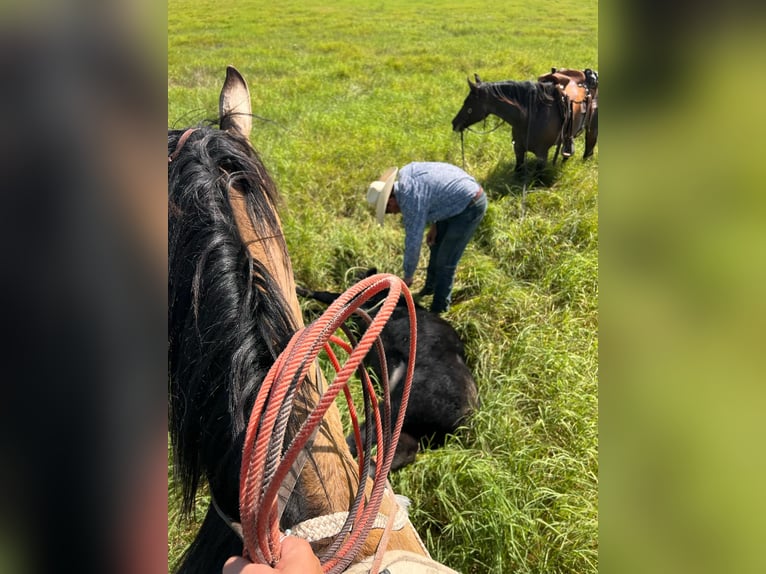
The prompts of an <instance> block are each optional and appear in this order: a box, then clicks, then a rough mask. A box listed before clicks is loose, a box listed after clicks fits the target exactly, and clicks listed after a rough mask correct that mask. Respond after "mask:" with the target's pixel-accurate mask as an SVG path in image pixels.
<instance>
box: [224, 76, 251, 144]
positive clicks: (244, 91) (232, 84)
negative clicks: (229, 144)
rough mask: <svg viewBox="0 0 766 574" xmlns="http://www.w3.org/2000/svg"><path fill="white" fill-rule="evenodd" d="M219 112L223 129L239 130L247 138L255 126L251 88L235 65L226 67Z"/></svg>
mask: <svg viewBox="0 0 766 574" xmlns="http://www.w3.org/2000/svg"><path fill="white" fill-rule="evenodd" d="M218 114H219V118H220V120H221V129H222V130H228V131H234V132H239V133H240V134H241V135H243V136H244V137H245V138H246V139H247V138H249V137H250V130H251V129H252V128H253V118H252V108H251V107H250V90H249V89H248V88H247V82H246V81H245V78H243V77H242V74H240V73H239V72H238V71H237V69H236V68H235V67H234V66H227V67H226V81H225V82H224V83H223V88H222V89H221V97H220V98H219V99H218Z"/></svg>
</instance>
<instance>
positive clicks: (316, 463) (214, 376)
mask: <svg viewBox="0 0 766 574" xmlns="http://www.w3.org/2000/svg"><path fill="white" fill-rule="evenodd" d="M251 117H252V114H251V110H250V95H249V91H248V89H247V84H246V83H245V80H244V78H242V76H241V75H240V74H239V72H237V71H236V70H235V69H234V68H231V67H229V68H228V69H227V74H226V82H225V84H224V87H223V89H222V91H221V97H220V127H221V129H215V128H213V127H211V126H204V125H202V126H198V127H196V128H190V129H186V130H169V131H168V364H169V427H170V429H169V430H170V437H171V443H172V447H173V455H174V464H175V476H176V480H177V481H178V483H179V484H180V486H181V490H182V501H183V509H184V510H185V511H186V512H190V511H191V510H192V509H193V508H194V506H195V504H196V502H197V494H198V492H199V491H200V488H201V487H202V486H203V484H204V483H207V487H208V493H209V496H210V504H209V506H208V509H207V514H206V516H205V519H204V522H203V523H202V526H201V527H200V530H199V532H198V533H197V535H196V538H195V539H194V541H193V542H192V544H191V546H190V547H189V549H188V550H187V551H186V553H185V555H184V559H183V561H182V563H181V565H180V567H179V571H181V572H185V573H204V574H210V573H212V572H220V571H221V568H222V565H223V563H224V561H225V560H226V559H227V558H228V557H229V556H232V555H237V554H242V553H243V551H244V553H245V554H246V555H247V556H249V557H250V559H251V560H254V561H257V562H261V563H269V564H272V565H274V564H275V563H276V561H277V560H278V556H279V536H278V534H279V531H285V530H287V529H293V531H294V532H297V531H299V530H300V529H301V527H303V528H304V530H303V531H304V532H306V534H305V535H304V537H305V538H307V539H309V541H310V542H311V545H312V548H313V549H314V552H315V553H316V554H317V555H318V556H319V557H320V561H321V562H322V565H323V569H324V571H325V572H331V573H333V574H335V573H339V572H343V571H346V569H347V568H348V567H349V565H351V564H352V563H354V562H359V561H363V562H362V563H363V564H367V561H368V560H373V556H374V561H375V564H374V565H373V566H372V568H370V567H368V566H365V568H367V570H370V569H372V571H377V570H378V568H379V567H380V564H381V560H383V557H385V559H386V560H388V557H389V553H388V552H386V553H385V554H383V552H384V551H385V550H386V541H387V547H388V548H389V549H400V550H401V551H404V552H405V554H406V557H405V558H406V559H411V560H413V561H416V562H417V561H420V560H424V561H427V562H428V563H429V564H435V563H433V562H432V561H430V560H428V559H427V556H428V552H427V551H426V549H425V547H424V546H423V545H422V542H421V541H420V538H419V537H418V535H417V533H416V532H415V530H414V528H413V527H412V525H411V523H410V522H409V520H408V519H407V518H406V513H403V511H402V508H401V507H400V505H399V504H398V502H397V500H396V498H395V496H394V494H393V492H392V491H391V489H390V488H388V489H385V488H384V486H385V484H382V485H379V483H378V479H379V478H383V480H384V481H385V474H387V471H388V468H389V467H390V464H391V460H392V459H393V452H391V453H390V455H388V454H387V455H386V457H385V458H383V459H379V460H378V464H379V466H383V467H384V471H381V473H378V472H377V471H376V472H375V473H371V472H370V471H369V462H367V463H365V464H362V463H356V462H355V461H354V460H353V458H352V456H351V453H350V452H349V449H348V446H347V444H346V441H345V437H344V433H343V428H342V425H341V422H340V416H339V411H338V409H337V406H335V404H334V403H333V402H329V401H327V400H323V399H322V396H323V393H324V396H325V398H326V397H327V396H329V395H331V392H330V391H331V390H332V389H333V388H334V387H333V385H331V386H330V387H329V388H328V387H325V383H324V379H323V377H322V375H321V372H320V371H319V369H318V367H317V365H316V359H311V360H309V359H306V360H305V361H304V362H305V363H306V364H302V369H303V370H301V371H298V373H299V374H297V375H295V376H294V378H293V379H292V380H291V381H290V382H289V384H285V385H283V386H282V387H279V386H278V385H279V384H281V383H279V384H278V383H273V386H272V383H271V376H272V373H273V370H274V368H276V367H279V366H280V365H281V364H282V363H281V362H280V360H281V359H282V355H281V353H282V351H283V349H285V347H286V345H287V347H288V349H291V348H293V342H294V341H295V340H296V336H294V335H296V334H297V335H300V334H301V333H306V332H308V329H306V330H303V329H302V328H303V320H302V317H301V313H300V307H299V305H298V301H297V297H296V294H295V283H294V280H293V273H292V266H291V263H290V259H289V256H288V253H287V249H286V243H285V240H284V236H283V233H282V229H281V224H280V220H279V217H278V215H277V211H276V207H277V206H278V205H279V196H278V193H277V190H276V186H275V185H274V182H273V181H272V179H271V178H270V176H269V174H268V172H267V170H266V169H265V167H264V166H263V164H262V163H261V161H260V159H259V157H258V155H257V153H256V152H255V150H254V149H253V147H252V146H251V145H250V142H249V141H248V136H249V133H250V129H251V121H252V120H251ZM372 280H374V278H373V279H372ZM376 285H378V283H376ZM390 285H391V287H390V289H391V293H392V294H394V295H395V296H396V297H398V294H399V292H400V291H399V289H400V287H399V285H398V284H395V283H391V284H390ZM402 285H403V283H402ZM288 342H289V343H288ZM379 352H381V353H382V350H380V351H379ZM410 368H411V367H410V366H408V377H410V376H411V371H410ZM333 384H334V383H333ZM263 389H266V390H267V391H268V393H270V394H269V395H268V396H266V395H265V394H263V393H262V392H261V391H262V390H263ZM278 389H288V390H289V393H288V394H287V395H286V396H287V397H290V398H291V400H288V399H284V402H282V403H279V404H277V406H278V407H279V411H278V413H279V416H278V420H282V419H283V418H286V422H285V425H286V426H285V427H282V428H284V430H283V431H281V435H282V436H277V437H276V439H278V440H273V438H274V437H272V440H271V441H270V442H269V444H268V451H267V452H268V453H270V454H269V457H270V458H268V457H267V459H266V463H264V465H263V466H261V465H253V466H254V467H256V468H250V467H248V464H247V462H248V461H249V460H251V456H253V457H258V456H260V454H259V453H258V449H257V448H255V449H253V450H250V448H249V444H250V437H251V431H253V429H255V431H254V432H256V433H258V432H260V431H261V430H263V429H264V428H267V429H268V428H270V427H269V426H268V425H270V424H271V423H270V422H267V420H266V419H265V418H259V417H256V416H251V411H253V412H260V411H258V410H257V409H255V408H254V407H258V408H260V406H259V405H260V402H261V398H262V397H264V396H265V397H266V398H265V400H266V401H268V400H269V398H270V397H271V396H272V395H273V394H275V393H277V390H278ZM335 392H337V390H336V391H335ZM332 396H334V395H332ZM322 405H323V406H322ZM319 406H322V408H323V409H327V410H326V414H324V416H323V418H320V419H319V421H318V422H319V424H320V426H319V427H318V428H315V430H314V431H313V434H312V435H311V437H312V438H311V442H310V443H309V444H310V447H309V446H306V448H305V450H301V451H300V452H298V457H297V459H296V460H300V461H301V464H297V463H296V464H295V465H293V466H288V467H287V468H289V473H288V474H287V475H286V478H285V480H284V482H279V483H278V484H277V485H276V487H278V488H279V492H278V494H279V498H278V502H277V501H276V500H275V501H274V502H273V504H270V505H268V506H267V507H266V508H265V514H263V516H266V517H267V518H268V520H267V521H260V522H259V521H258V520H256V517H261V516H262V513H263V511H264V509H263V508H262V509H261V510H257V509H253V508H251V507H249V505H247V504H243V500H244V499H245V498H244V497H246V496H250V495H255V496H260V495H261V494H262V493H263V489H261V488H257V487H252V486H251V483H250V482H249V479H250V476H251V475H250V472H251V471H253V472H255V473H256V474H258V473H260V474H264V473H269V472H272V471H273V470H274V469H273V467H274V466H275V464H277V462H275V460H276V461H279V459H280V456H282V455H284V456H285V457H286V456H287V455H288V454H290V453H292V452H293V450H294V440H297V439H296V437H297V436H298V435H300V434H301V433H303V432H304V430H305V425H306V422H307V421H309V420H311V419H312V418H313V419H314V420H316V417H315V415H316V413H317V411H318V410H319V408H318V407H319ZM323 412H324V411H323ZM366 412H371V411H370V409H366ZM269 413H271V411H269ZM397 424H399V425H400V424H401V423H400V422H398V423H397ZM274 428H277V427H276V425H275V427H274ZM398 428H400V426H399V427H397V428H396V429H395V430H394V431H393V432H391V431H390V430H389V434H388V435H386V436H387V437H388V438H389V440H390V438H391V436H397V435H398ZM267 438H268V437H267ZM393 444H394V445H395V440H393ZM368 446H369V441H367V444H365V448H368ZM369 448H371V447H369ZM389 450H392V448H391V449H389ZM253 453H255V454H253ZM272 455H273V456H272ZM257 460H260V459H259V458H257ZM381 460H382V461H383V463H382V464H381V462H380V461H381ZM279 464H280V465H281V462H279ZM278 468H282V466H279V467H278ZM272 474H273V473H272ZM373 475H374V476H373ZM242 485H244V490H243V489H242V488H241V487H242ZM379 486H380V488H378V487H379ZM271 488H272V486H269V489H268V490H269V491H271ZM376 496H377V498H375V497H376ZM373 499H375V500H373ZM373 502H374V504H373ZM378 504H379V507H378V506H377V505H378ZM264 506H266V505H264ZM373 507H374V509H373V510H372V511H370V512H369V513H368V514H365V512H367V511H368V510H369V509H370V508H373ZM378 508H379V510H377V509H378ZM375 512H377V514H375ZM402 515H403V518H402ZM376 517H377V518H376ZM317 518H322V519H328V520H331V521H332V524H333V526H332V528H331V532H329V533H328V532H327V529H326V528H325V530H323V531H321V532H316V531H315V530H312V529H310V528H309V527H308V526H307V523H311V524H312V527H313V522H312V521H314V520H316V519H317ZM378 518H382V524H383V526H384V527H382V526H381V525H380V524H379V523H380V522H381V521H380V520H378ZM265 522H267V524H266V525H265V526H264V523H265ZM362 523H363V524H362ZM360 525H361V527H363V529H362V530H359V528H358V527H360ZM262 531H263V532H266V533H267V534H268V535H269V536H267V537H266V538H265V539H264V538H263V537H259V538H257V539H256V540H254V539H253V534H252V533H253V532H256V533H261V532H262ZM311 532H314V534H311ZM383 563H384V564H385V563H386V562H385V561H384V562H383ZM434 567H435V568H438V569H440V570H439V571H444V572H452V571H451V570H449V569H447V568H446V567H442V566H440V565H435V566H434Z"/></svg>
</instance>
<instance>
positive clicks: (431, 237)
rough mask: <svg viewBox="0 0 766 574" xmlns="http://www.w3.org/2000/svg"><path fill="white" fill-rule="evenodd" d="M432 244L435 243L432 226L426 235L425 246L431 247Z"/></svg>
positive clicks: (434, 229) (433, 227) (434, 232)
mask: <svg viewBox="0 0 766 574" xmlns="http://www.w3.org/2000/svg"><path fill="white" fill-rule="evenodd" d="M434 243H436V226H435V225H432V226H431V227H430V228H429V229H428V233H427V234H426V245H428V246H429V247H433V246H434Z"/></svg>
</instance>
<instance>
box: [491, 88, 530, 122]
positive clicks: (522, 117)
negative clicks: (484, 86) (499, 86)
mask: <svg viewBox="0 0 766 574" xmlns="http://www.w3.org/2000/svg"><path fill="white" fill-rule="evenodd" d="M528 109H529V102H521V101H518V100H516V99H513V98H509V97H507V96H504V95H502V93H501V92H494V91H493V92H492V93H489V94H487V111H488V112H489V113H491V114H495V115H496V116H497V117H499V118H500V119H502V120H504V121H506V122H507V123H509V124H511V126H513V127H514V128H516V129H518V128H523V127H525V126H526V121H527V117H528V114H527V111H526V110H528Z"/></svg>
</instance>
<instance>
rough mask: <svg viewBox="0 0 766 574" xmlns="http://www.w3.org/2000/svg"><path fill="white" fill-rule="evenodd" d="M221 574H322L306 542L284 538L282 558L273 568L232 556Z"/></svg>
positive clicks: (317, 560) (290, 537) (299, 539)
mask: <svg viewBox="0 0 766 574" xmlns="http://www.w3.org/2000/svg"><path fill="white" fill-rule="evenodd" d="M223 574H322V565H321V564H320V563H319V558H317V557H316V556H314V551H313V550H311V545H310V544H309V543H308V542H306V541H305V540H303V538H297V537H295V536H286V537H285V539H284V540H283V541H282V558H281V559H280V560H279V562H278V563H277V565H276V566H275V567H274V568H272V567H271V566H266V565H264V564H253V563H252V562H249V561H247V560H245V559H244V558H242V557H241V556H236V557H235V556H232V557H231V558H229V559H228V560H227V561H226V564H224V566H223Z"/></svg>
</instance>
